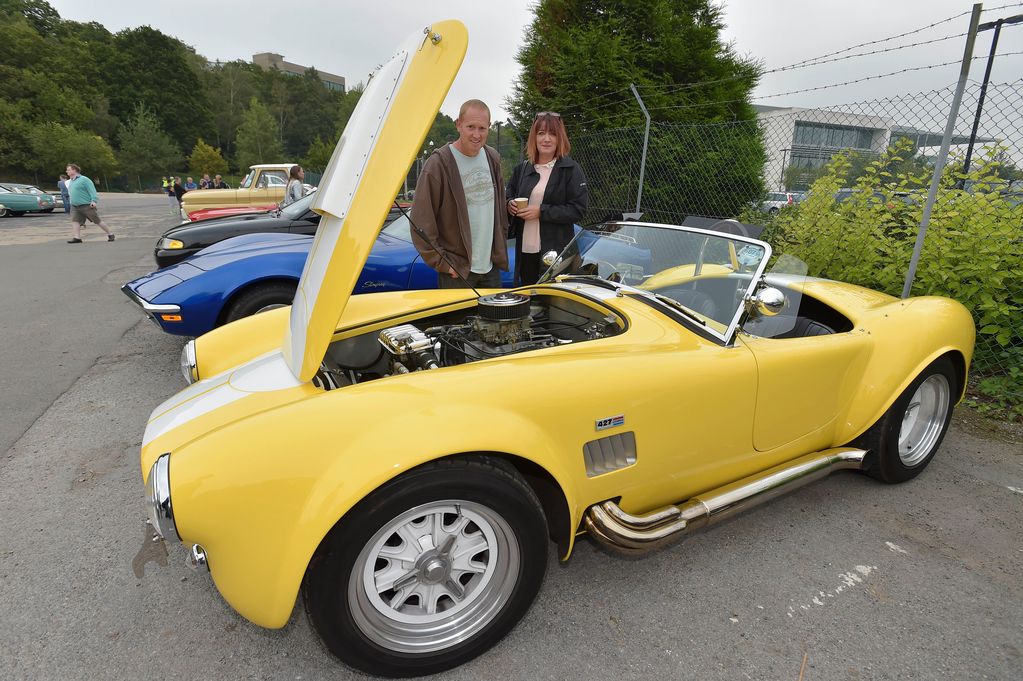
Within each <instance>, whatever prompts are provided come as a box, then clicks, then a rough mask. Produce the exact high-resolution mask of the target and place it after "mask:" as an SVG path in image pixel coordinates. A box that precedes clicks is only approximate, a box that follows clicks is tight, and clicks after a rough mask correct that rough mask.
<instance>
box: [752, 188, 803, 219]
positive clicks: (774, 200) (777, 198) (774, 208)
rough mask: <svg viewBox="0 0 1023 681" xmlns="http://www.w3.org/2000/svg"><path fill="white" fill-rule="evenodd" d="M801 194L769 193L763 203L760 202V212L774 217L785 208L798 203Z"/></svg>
mask: <svg viewBox="0 0 1023 681" xmlns="http://www.w3.org/2000/svg"><path fill="white" fill-rule="evenodd" d="M797 197H799V194H797V193H796V192H768V193H767V196H766V197H765V198H764V200H763V201H761V202H760V210H762V211H765V212H767V213H770V214H772V215H774V214H775V213H777V212H778V211H779V210H781V209H782V208H784V207H785V206H791V205H793V204H794V203H796V201H797Z"/></svg>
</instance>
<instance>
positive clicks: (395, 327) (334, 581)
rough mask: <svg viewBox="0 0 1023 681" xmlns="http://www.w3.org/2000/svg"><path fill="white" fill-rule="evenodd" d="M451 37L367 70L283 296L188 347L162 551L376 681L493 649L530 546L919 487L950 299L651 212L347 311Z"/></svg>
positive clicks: (175, 405)
mask: <svg viewBox="0 0 1023 681" xmlns="http://www.w3.org/2000/svg"><path fill="white" fill-rule="evenodd" d="M466 45H467V34H466V29H465V27H464V26H463V25H462V24H461V23H459V22H457V21H445V22H441V23H438V24H435V25H434V26H432V27H430V28H429V29H427V31H426V32H425V33H422V34H417V35H416V36H413V37H412V38H411V39H410V40H409V41H408V42H407V43H406V44H405V45H404V47H403V48H402V49H401V50H400V51H399V52H398V53H397V54H396V55H395V56H394V58H392V59H391V60H390V61H388V62H386V63H385V64H384V65H383V66H382V67H380V70H379V71H378V72H377V73H376V74H375V75H374V77H373V78H372V79H371V80H370V83H369V85H368V87H367V88H366V91H365V93H364V94H363V96H362V98H361V99H360V101H359V104H358V107H357V109H356V111H355V112H354V114H353V116H352V118H351V120H350V122H349V123H348V126H347V128H346V129H345V131H344V134H343V135H342V137H341V140H340V141H339V143H338V147H337V150H336V151H335V153H334V157H333V158H332V160H331V163H330V165H329V167H328V170H327V172H326V173H325V176H324V180H323V182H322V184H321V187H320V190H319V192H318V195H317V197H316V199H315V200H314V202H313V207H314V209H315V210H317V211H318V212H319V213H320V214H321V215H322V218H321V221H320V227H319V230H318V231H317V234H316V238H315V241H314V243H313V245H312V249H311V251H310V255H309V257H308V259H307V261H306V264H305V269H304V271H303V273H302V278H301V281H300V282H299V285H298V291H297V293H296V295H295V300H294V304H293V305H292V306H291V307H290V308H281V309H278V310H274V311H270V312H266V313H264V314H260V315H256V316H253V317H249V318H245V319H242V320H239V321H237V322H233V323H231V324H228V325H226V326H224V327H221V328H220V329H218V330H216V331H213V332H211V333H209V334H206V335H204V336H201V337H200V338H198V339H196V340H195V341H192V342H189V343H188V344H187V345H186V346H185V348H184V351H183V353H182V369H183V371H184V374H185V376H186V378H187V380H188V381H190V382H191V383H192V384H191V385H189V386H188V387H187V388H186V389H185V390H183V391H182V392H180V393H179V394H177V395H174V396H173V397H171V398H169V399H168V400H167V401H166V402H164V403H163V404H161V405H160V406H158V407H157V408H156V409H155V410H154V411H153V413H152V416H151V418H150V420H149V423H148V424H147V426H146V430H145V435H144V437H143V444H142V452H141V465H142V474H143V477H144V479H145V481H146V489H147V505H148V511H149V516H150V518H151V523H152V526H153V528H154V532H155V537H154V538H156V539H160V538H162V539H165V540H167V541H173V542H175V543H181V544H183V545H184V546H185V547H189V548H188V550H187V554H188V560H189V561H190V562H191V564H192V565H193V566H194V567H197V568H202V569H205V570H208V571H209V574H210V576H211V577H212V579H213V581H214V583H215V584H216V587H217V589H218V590H219V591H220V593H221V594H222V595H223V597H224V599H225V600H226V601H227V602H228V603H229V604H230V605H231V606H232V607H233V608H235V609H236V610H237V611H238V612H239V613H241V614H242V615H243V616H245V617H246V618H248V619H249V620H251V621H252V622H253V623H255V624H257V625H260V626H263V627H282V626H284V625H285V624H286V623H287V622H288V619H289V617H290V616H291V614H292V611H293V609H294V606H295V603H296V599H297V597H298V596H300V595H301V597H302V602H303V603H304V606H305V609H306V611H307V612H308V614H309V617H310V620H311V621H312V624H313V626H314V628H315V630H316V631H317V632H318V633H319V635H320V636H321V637H322V639H323V641H324V642H325V643H326V645H327V647H328V648H329V649H330V650H331V651H332V652H333V653H334V654H335V655H336V656H337V657H338V658H340V659H341V660H342V661H343V662H345V663H347V664H348V665H351V666H353V667H356V668H358V669H360V670H363V671H366V672H369V673H373V674H379V675H384V676H419V675H426V674H431V673H435V672H438V671H441V670H444V669H448V668H451V667H454V666H456V665H458V664H461V663H463V662H465V661H466V660H469V659H472V658H474V657H475V656H478V655H480V654H481V653H483V652H484V651H486V650H487V648H489V647H490V646H492V645H494V644H495V643H497V642H498V641H500V640H501V638H502V637H503V636H504V635H505V634H507V633H508V632H509V631H510V630H511V629H512V627H514V626H515V625H516V623H517V622H518V621H519V620H520V619H521V618H522V616H523V614H524V613H525V612H526V610H527V609H528V608H529V606H530V604H531V603H532V601H533V599H534V597H535V596H536V594H537V592H538V591H539V588H540V585H541V582H542V580H543V577H544V573H545V569H546V565H547V555H548V551H549V550H551V547H552V545H553V546H556V547H557V548H556V550H557V552H558V555H560V556H561V557H562V558H563V559H568V557H569V555H570V554H571V551H572V547H573V544H574V542H575V541H576V540H577V538H578V537H579V536H581V535H583V534H585V535H587V536H589V537H590V538H591V539H592V540H593V541H596V542H598V543H599V544H601V545H603V546H606V547H607V548H609V549H611V550H613V551H617V552H621V553H624V554H641V553H643V552H645V551H649V550H652V549H655V548H658V547H661V546H663V545H665V544H667V543H669V542H671V541H672V540H674V539H676V538H678V537H681V536H684V535H685V534H686V533H687V532H691V531H693V530H697V529H700V528H702V527H705V526H708V525H711V524H713V523H714V522H716V521H718V520H720V519H723V518H726V517H729V516H731V515H734V514H735V513H736V512H738V511H740V510H742V509H744V508H747V507H749V506H752V505H753V504H755V503H758V502H760V501H763V500H765V499H769V498H771V497H773V496H776V495H777V494H780V493H783V492H785V491H788V490H790V489H793V488H795V487H798V486H799V485H801V484H805V483H806V482H809V481H812V480H815V479H818V478H820V477H823V476H824V475H827V474H828V473H830V472H832V471H835V470H839V469H855V470H860V471H863V472H865V473H868V474H870V475H872V476H874V477H875V478H877V479H879V480H881V481H884V482H889V483H893V482H901V481H904V480H908V479H910V478H913V477H914V476H916V475H918V474H919V473H920V472H921V471H922V470H924V468H925V467H926V466H927V464H928V463H929V462H930V461H931V459H932V458H933V457H934V455H935V453H936V452H937V451H938V448H939V446H940V444H941V441H942V438H943V436H944V434H945V431H946V429H947V427H948V423H949V420H950V418H951V413H952V407H953V405H954V404H955V403H956V402H957V401H958V400H959V399H960V397H961V396H962V394H963V391H964V387H965V385H966V375H967V368H968V366H969V363H970V359H971V356H972V352H973V343H974V327H973V322H972V320H971V318H970V315H969V314H968V313H967V311H966V310H965V308H963V307H962V306H961V305H959V304H958V303H956V302H955V301H952V300H948V299H944V298H937V297H920V298H911V299H908V300H898V299H895V298H892V297H891V296H887V295H885V294H882V293H877V292H873V291H869V290H866V289H863V288H859V287H856V286H851V285H848V284H842V283H839V282H833V281H825V280H820V279H813V278H810V277H806V276H805V273H804V272H802V271H801V270H800V267H799V265H798V263H796V262H794V261H792V260H791V259H786V258H784V257H778V258H775V257H773V254H772V251H771V247H770V246H769V245H768V244H767V243H765V242H763V241H759V240H756V239H752V238H749V237H746V236H743V235H741V234H730V233H727V232H726V231H713V230H703V229H694V228H687V227H677V226H672V225H659V224H646V223H636V222H613V223H607V224H605V225H601V226H598V227H597V228H595V229H593V230H592V231H585V230H584V231H583V232H580V234H579V235H577V237H576V238H575V239H574V240H573V241H572V243H570V244H569V246H568V248H567V249H566V250H565V252H563V253H562V254H560V255H559V254H545V255H544V261H545V262H546V263H547V264H549V266H550V269H549V270H548V272H547V274H546V275H545V277H544V279H543V281H542V282H541V283H539V284H537V285H534V286H529V287H525V288H522V289H518V290H515V291H504V292H501V291H480V292H476V291H472V290H469V289H462V290H432V291H402V292H393V293H379V294H366V295H360V296H353V295H351V294H352V289H353V287H354V285H355V282H356V279H357V277H358V276H359V272H360V271H361V270H362V267H363V264H364V263H365V262H366V259H367V257H368V254H369V252H370V249H371V248H372V246H373V243H374V240H375V238H376V236H377V234H378V232H379V231H380V228H381V226H382V224H383V222H384V219H385V217H386V216H387V213H388V209H389V207H390V205H391V202H392V200H393V198H394V196H395V195H396V193H397V192H398V190H399V188H400V186H401V183H402V180H403V179H404V175H405V172H406V171H407V169H408V167H409V166H410V165H411V163H412V162H413V161H414V159H415V156H416V152H417V151H418V150H419V149H420V146H421V144H422V141H423V139H424V137H425V136H426V134H427V132H428V130H429V128H430V125H431V123H432V122H433V120H434V116H435V114H436V112H437V110H438V108H439V107H440V104H441V103H442V101H443V100H444V97H445V94H446V92H447V90H448V87H449V86H450V83H451V82H452V80H453V78H454V76H455V73H456V72H457V70H458V67H459V65H460V63H461V61H462V59H463V56H464V54H465V50H466ZM342 148H343V149H344V154H343V155H342V154H341V153H340V151H341V149H342ZM769 262H774V265H772V268H771V271H768V263H769ZM552 542H553V544H552ZM160 616H161V617H162V618H164V620H166V617H167V613H166V612H163V613H161V614H160Z"/></svg>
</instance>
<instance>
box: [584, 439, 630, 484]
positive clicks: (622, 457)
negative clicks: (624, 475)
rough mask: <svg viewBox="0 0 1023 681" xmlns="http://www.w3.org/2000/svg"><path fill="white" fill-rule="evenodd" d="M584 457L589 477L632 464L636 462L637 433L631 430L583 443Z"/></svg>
mask: <svg viewBox="0 0 1023 681" xmlns="http://www.w3.org/2000/svg"><path fill="white" fill-rule="evenodd" d="M583 459H584V460H585V462H586V476H587V477H589V478H592V477H595V476H597V475H603V474H604V473H610V472H611V471H616V470H618V469H620V468H625V467H626V466H631V465H632V464H634V463H636V434H635V433H633V432H632V431H631V430H630V431H629V432H627V433H618V434H616V435H608V436H607V437H602V438H599V439H596V440H590V441H589V442H587V443H586V444H585V445H583Z"/></svg>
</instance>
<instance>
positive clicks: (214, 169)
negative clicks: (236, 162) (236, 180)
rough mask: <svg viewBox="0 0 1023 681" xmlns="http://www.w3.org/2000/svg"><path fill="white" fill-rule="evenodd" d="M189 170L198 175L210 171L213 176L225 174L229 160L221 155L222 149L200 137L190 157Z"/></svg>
mask: <svg viewBox="0 0 1023 681" xmlns="http://www.w3.org/2000/svg"><path fill="white" fill-rule="evenodd" d="M188 170H189V172H190V173H192V175H195V176H197V177H199V176H202V175H203V174H204V173H209V174H210V176H211V177H212V176H213V175H224V174H226V173H227V161H226V160H224V157H223V156H221V155H220V149H214V148H213V147H211V146H210V145H208V144H206V143H205V142H203V141H202V138H201V137H200V138H199V141H197V142H196V143H195V146H194V147H193V148H192V154H191V155H190V156H189V157H188Z"/></svg>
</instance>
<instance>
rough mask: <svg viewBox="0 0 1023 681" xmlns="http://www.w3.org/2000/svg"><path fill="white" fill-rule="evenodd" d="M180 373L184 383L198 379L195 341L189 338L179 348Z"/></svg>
mask: <svg viewBox="0 0 1023 681" xmlns="http://www.w3.org/2000/svg"><path fill="white" fill-rule="evenodd" d="M181 375H182V376H184V377H185V383H187V384H189V385H192V384H193V383H195V382H196V381H198V380H199V370H198V369H197V368H196V366H195V341H194V340H190V341H188V342H187V343H185V347H183V348H181Z"/></svg>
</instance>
